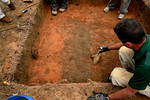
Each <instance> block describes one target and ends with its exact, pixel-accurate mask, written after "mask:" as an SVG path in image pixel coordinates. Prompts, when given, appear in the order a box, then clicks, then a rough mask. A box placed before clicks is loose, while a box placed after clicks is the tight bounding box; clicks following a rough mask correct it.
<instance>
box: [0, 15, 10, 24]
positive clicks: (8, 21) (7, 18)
mask: <svg viewBox="0 0 150 100" xmlns="http://www.w3.org/2000/svg"><path fill="white" fill-rule="evenodd" d="M0 21H1V22H4V23H11V22H12V21H13V19H12V18H10V17H6V16H5V17H3V18H1V19H0Z"/></svg>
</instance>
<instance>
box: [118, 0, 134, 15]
mask: <svg viewBox="0 0 150 100" xmlns="http://www.w3.org/2000/svg"><path fill="white" fill-rule="evenodd" d="M130 2H131V0H122V2H121V5H120V9H119V11H120V13H121V14H126V13H128V7H129V5H130Z"/></svg>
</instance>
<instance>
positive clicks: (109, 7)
mask: <svg viewBox="0 0 150 100" xmlns="http://www.w3.org/2000/svg"><path fill="white" fill-rule="evenodd" d="M117 3H118V0H110V1H109V2H108V5H107V6H106V7H105V8H104V12H108V11H109V10H113V9H114V8H115V7H116V6H117Z"/></svg>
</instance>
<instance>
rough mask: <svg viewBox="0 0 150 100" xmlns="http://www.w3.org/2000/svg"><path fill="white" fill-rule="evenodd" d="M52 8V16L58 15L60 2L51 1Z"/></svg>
mask: <svg viewBox="0 0 150 100" xmlns="http://www.w3.org/2000/svg"><path fill="white" fill-rule="evenodd" d="M50 6H51V8H52V15H54V16H56V15H57V9H58V2H57V0H50Z"/></svg>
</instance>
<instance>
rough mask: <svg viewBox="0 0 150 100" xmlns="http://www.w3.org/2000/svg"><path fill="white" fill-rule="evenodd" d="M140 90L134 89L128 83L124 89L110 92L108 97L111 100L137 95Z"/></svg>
mask: <svg viewBox="0 0 150 100" xmlns="http://www.w3.org/2000/svg"><path fill="white" fill-rule="evenodd" d="M138 91H139V90H136V89H133V88H131V87H130V86H129V85H128V86H127V87H126V88H124V89H122V90H119V91H117V92H115V93H112V94H109V95H108V97H109V99H110V100H117V99H123V98H127V97H131V96H133V95H135V94H136V93H137V92H138Z"/></svg>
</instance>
